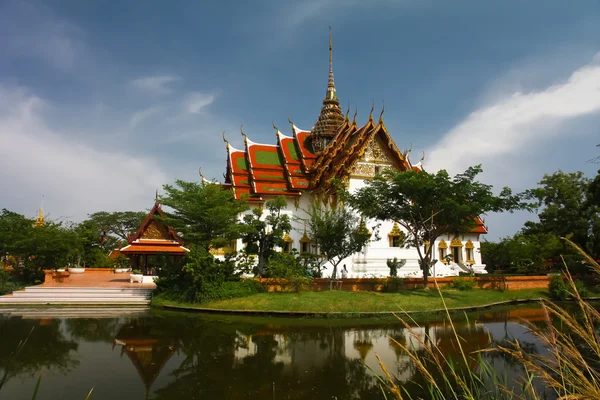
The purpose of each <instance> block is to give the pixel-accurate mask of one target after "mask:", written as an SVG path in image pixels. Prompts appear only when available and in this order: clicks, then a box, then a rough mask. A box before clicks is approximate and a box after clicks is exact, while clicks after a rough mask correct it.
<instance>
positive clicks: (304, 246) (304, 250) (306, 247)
mask: <svg viewBox="0 0 600 400" xmlns="http://www.w3.org/2000/svg"><path fill="white" fill-rule="evenodd" d="M309 251H310V245H309V243H306V242H303V243H301V246H300V254H304V253H308V252H309Z"/></svg>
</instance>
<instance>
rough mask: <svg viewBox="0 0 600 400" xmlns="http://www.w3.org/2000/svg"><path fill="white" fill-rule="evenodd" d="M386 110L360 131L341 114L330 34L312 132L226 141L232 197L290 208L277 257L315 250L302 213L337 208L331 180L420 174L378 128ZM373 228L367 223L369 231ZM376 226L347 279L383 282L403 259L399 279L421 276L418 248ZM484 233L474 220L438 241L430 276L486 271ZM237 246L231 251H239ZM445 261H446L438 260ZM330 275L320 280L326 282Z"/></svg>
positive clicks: (397, 230)
mask: <svg viewBox="0 0 600 400" xmlns="http://www.w3.org/2000/svg"><path fill="white" fill-rule="evenodd" d="M383 114H384V110H383V109H382V110H381V113H380V114H379V116H378V118H374V117H373V108H371V112H370V114H369V117H368V120H367V122H366V123H365V124H363V125H360V124H358V123H357V121H356V116H357V113H354V116H353V118H352V120H350V118H349V111H347V112H346V113H345V114H344V113H343V112H342V109H341V108H340V100H339V98H338V95H337V91H336V88H335V83H334V77H333V68H332V46H331V34H330V41H329V79H328V83H327V90H326V92H325V98H324V99H323V105H322V107H321V112H320V113H319V115H318V117H317V119H316V122H315V124H314V126H313V127H312V128H311V129H310V130H303V129H300V128H298V127H296V126H295V125H294V124H293V123H292V122H291V121H290V124H291V135H289V136H288V135H285V134H283V133H282V132H281V131H280V130H279V129H277V127H275V126H273V128H274V130H275V143H274V144H262V143H255V142H253V141H252V140H250V138H249V137H248V136H247V135H246V134H245V133H244V132H243V131H242V135H243V136H244V148H243V149H236V148H234V147H233V146H231V144H230V143H229V142H228V141H227V139H226V138H225V136H223V140H224V141H225V142H226V149H227V167H226V172H225V175H224V176H225V183H224V185H225V187H227V188H230V189H231V190H232V191H233V193H234V196H235V198H237V199H241V198H246V200H247V201H248V202H249V203H250V205H251V206H253V207H262V205H263V204H264V203H265V202H266V201H268V200H270V199H272V198H274V197H275V196H279V195H282V196H285V197H286V198H287V200H288V204H287V207H286V210H285V212H286V213H288V214H289V215H290V217H291V219H292V224H293V229H292V231H291V232H288V233H287V234H286V235H285V238H284V240H285V241H286V245H285V246H284V248H283V249H282V251H291V249H294V248H295V249H297V250H298V252H299V253H300V254H302V253H306V252H314V251H317V249H316V248H315V246H314V244H313V243H312V241H311V238H310V237H309V235H308V233H307V231H306V227H305V223H303V222H302V221H303V220H306V219H307V215H306V212H305V211H304V210H307V209H308V208H309V206H310V204H311V199H313V198H314V197H315V196H319V198H321V199H323V198H327V199H331V201H335V189H334V188H333V187H332V184H331V180H332V179H334V178H336V179H338V180H340V181H343V182H346V183H347V184H348V187H349V190H350V191H353V190H357V189H359V188H360V187H362V186H364V181H365V180H369V179H372V178H373V177H374V176H375V175H377V174H380V173H381V172H383V171H385V170H388V169H392V170H396V171H407V170H411V169H413V170H421V169H422V168H423V167H422V161H423V159H421V160H420V161H419V162H418V163H416V164H413V163H412V162H411V160H410V158H409V153H410V150H408V151H405V152H402V151H400V150H399V149H398V147H397V145H396V144H395V143H394V140H393V139H392V136H391V135H390V133H389V132H388V130H387V128H386V126H385V123H384V121H383ZM375 222H376V221H367V226H372V225H374V223H375ZM377 222H379V223H380V228H379V236H380V239H375V238H372V240H371V241H370V242H369V244H368V245H367V246H366V247H365V248H364V249H363V251H361V252H358V253H356V254H354V255H353V256H351V257H348V258H347V259H345V260H343V261H342V263H341V264H340V266H342V265H344V264H346V267H347V269H348V271H349V277H364V276H388V275H389V268H388V267H387V264H386V262H387V260H388V259H392V258H394V257H397V258H398V259H400V260H402V259H403V260H406V262H405V263H404V265H403V266H402V268H400V269H399V271H398V275H399V276H416V277H419V276H422V272H421V270H420V268H419V264H418V255H417V251H416V249H414V248H413V249H410V248H408V249H407V248H404V246H403V242H404V240H403V239H404V237H405V232H404V231H403V228H402V227H401V226H400V224H398V222H395V221H377ZM485 233H487V228H486V227H485V225H484V223H483V222H482V221H481V220H480V219H478V220H477V227H476V228H475V229H474V230H472V231H471V232H469V233H466V234H461V235H458V236H457V235H451V234H448V235H443V236H442V237H440V238H439V239H438V241H436V243H434V246H435V249H434V250H435V251H434V253H433V254H434V255H433V257H434V258H435V259H438V260H440V261H438V262H437V263H436V265H435V266H434V268H433V269H432V274H435V275H436V276H453V275H458V273H459V272H460V271H468V270H469V269H474V270H475V271H476V272H485V269H484V268H485V265H483V264H482V263H481V254H480V251H479V248H480V235H481V234H485ZM242 247H243V243H242V241H241V240H238V242H237V243H236V244H235V248H234V249H232V250H235V249H237V250H241V248H242ZM442 260H444V261H442ZM331 272H332V271H331V268H328V269H326V270H325V271H324V276H329V275H331Z"/></svg>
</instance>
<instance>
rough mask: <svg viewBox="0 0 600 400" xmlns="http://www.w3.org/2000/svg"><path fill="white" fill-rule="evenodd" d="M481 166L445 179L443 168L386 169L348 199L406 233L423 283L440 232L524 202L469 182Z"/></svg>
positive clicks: (457, 229) (505, 191)
mask: <svg viewBox="0 0 600 400" xmlns="http://www.w3.org/2000/svg"><path fill="white" fill-rule="evenodd" d="M481 172H482V169H481V166H479V165H478V166H475V167H470V168H468V169H467V170H466V171H465V172H464V173H462V174H458V175H456V176H455V177H454V178H451V177H450V176H449V175H448V173H447V172H446V171H445V170H441V171H439V172H437V173H435V174H434V173H428V172H426V171H419V172H417V171H406V172H389V173H387V174H385V175H384V176H377V177H375V178H374V179H373V180H371V181H367V182H366V186H365V187H363V188H361V189H359V190H358V191H357V192H356V193H354V194H347V195H346V197H347V201H348V203H349V204H350V205H351V206H352V207H354V208H355V209H357V210H359V211H360V212H361V213H362V214H363V215H364V216H366V217H368V218H376V219H378V220H392V221H397V222H398V224H400V225H402V226H403V227H404V228H405V229H406V231H407V238H406V244H407V245H410V246H413V247H415V248H416V249H417V252H418V255H419V264H420V266H421V269H422V271H423V277H424V286H425V287H427V277H428V275H429V270H430V268H431V261H432V250H433V246H427V248H428V251H425V246H424V243H425V242H429V243H434V242H435V240H436V239H437V238H438V237H439V236H440V235H442V234H443V233H447V232H451V233H455V234H459V233H462V232H468V231H470V230H471V229H473V227H474V226H475V221H476V218H477V217H478V216H480V215H483V214H485V213H487V212H490V211H493V212H500V211H512V210H515V209H519V208H524V207H526V206H527V204H526V203H524V202H523V201H522V199H521V196H520V195H513V194H512V192H511V190H510V189H508V188H504V189H503V190H502V191H501V193H500V195H498V196H496V195H494V193H493V192H492V187H491V186H489V185H485V184H483V183H480V182H478V181H476V180H475V178H476V177H477V175H478V174H480V173H481Z"/></svg>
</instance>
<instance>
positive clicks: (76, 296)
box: [0, 286, 153, 306]
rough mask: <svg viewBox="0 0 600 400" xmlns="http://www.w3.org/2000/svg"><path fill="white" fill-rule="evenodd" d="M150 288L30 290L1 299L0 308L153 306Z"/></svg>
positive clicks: (35, 288)
mask: <svg viewBox="0 0 600 400" xmlns="http://www.w3.org/2000/svg"><path fill="white" fill-rule="evenodd" d="M152 290H153V289H151V288H106V287H102V288H95V287H60V286H30V287H27V288H25V290H20V291H16V292H13V294H12V295H11V296H1V297H0V305H15V304H28V305H47V304H51V305H52V304H56V305H87V304H89V305H103V304H107V305H111V306H115V305H142V306H147V305H148V304H150V299H151V298H152Z"/></svg>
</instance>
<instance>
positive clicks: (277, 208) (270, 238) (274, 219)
mask: <svg viewBox="0 0 600 400" xmlns="http://www.w3.org/2000/svg"><path fill="white" fill-rule="evenodd" d="M286 206H287V200H286V198H285V197H283V196H277V197H275V198H274V199H272V200H269V201H267V202H266V204H265V207H266V209H267V213H266V216H265V217H264V218H262V215H263V210H262V209H260V208H253V209H252V212H251V213H250V214H246V215H244V230H245V235H244V236H243V240H244V242H246V243H248V246H247V247H246V249H247V251H248V252H249V253H252V252H254V253H256V255H257V256H258V265H257V274H258V275H259V276H265V275H266V274H267V273H268V271H267V270H268V263H269V258H271V256H272V255H273V253H274V252H275V247H276V246H283V245H284V242H283V237H284V236H285V234H286V233H289V232H290V231H291V229H292V224H291V222H290V217H289V215H287V214H284V213H283V210H284V209H285V207H286Z"/></svg>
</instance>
